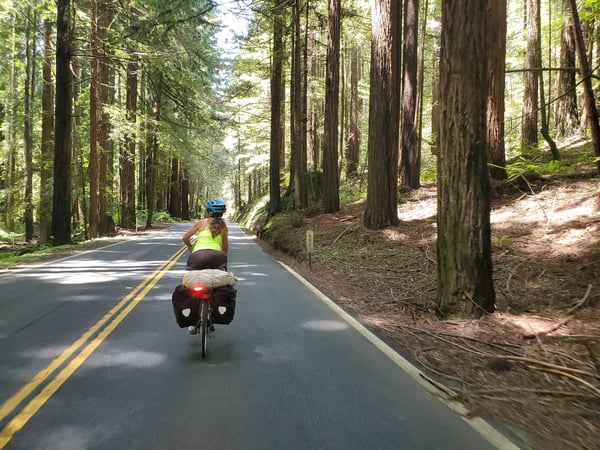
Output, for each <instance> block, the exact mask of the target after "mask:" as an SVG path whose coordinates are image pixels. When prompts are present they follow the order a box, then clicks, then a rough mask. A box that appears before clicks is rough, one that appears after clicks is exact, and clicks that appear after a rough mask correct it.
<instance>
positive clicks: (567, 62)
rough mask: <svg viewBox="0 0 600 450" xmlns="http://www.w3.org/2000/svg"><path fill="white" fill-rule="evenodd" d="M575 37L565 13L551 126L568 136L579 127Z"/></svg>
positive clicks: (558, 132)
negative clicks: (559, 69) (559, 68)
mask: <svg viewBox="0 0 600 450" xmlns="http://www.w3.org/2000/svg"><path fill="white" fill-rule="evenodd" d="M576 63H577V61H576V58H575V37H574V30H573V19H572V17H571V16H570V15H566V16H565V18H564V21H563V29H562V33H561V44H560V67H561V68H563V69H568V68H572V70H561V71H560V72H559V74H558V80H557V83H558V88H557V96H558V100H557V101H556V103H555V111H554V114H553V117H554V121H553V128H554V131H555V133H556V135H557V136H559V137H568V136H572V135H574V134H575V133H576V132H577V130H578V129H579V112H578V110H577V91H576V89H575V73H576V71H575V64H576Z"/></svg>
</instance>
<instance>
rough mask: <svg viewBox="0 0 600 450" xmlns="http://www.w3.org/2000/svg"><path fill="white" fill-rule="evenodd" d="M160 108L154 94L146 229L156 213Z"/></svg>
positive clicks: (150, 134)
mask: <svg viewBox="0 0 600 450" xmlns="http://www.w3.org/2000/svg"><path fill="white" fill-rule="evenodd" d="M160 108H161V98H160V94H154V95H153V98H152V119H153V123H152V124H151V125H150V127H151V128H150V130H149V131H148V133H149V135H148V138H149V143H148V151H147V154H146V210H147V211H148V216H147V217H146V228H148V229H150V228H152V220H153V218H154V212H155V211H156V179H157V173H156V172H157V171H156V165H157V158H158V146H159V142H158V130H157V129H156V128H157V126H158V123H159V122H160Z"/></svg>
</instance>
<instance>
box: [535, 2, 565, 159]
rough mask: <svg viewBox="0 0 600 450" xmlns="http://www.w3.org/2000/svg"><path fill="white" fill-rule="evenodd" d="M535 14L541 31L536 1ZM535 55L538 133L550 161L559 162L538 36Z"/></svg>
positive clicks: (540, 41) (538, 5)
mask: <svg viewBox="0 0 600 450" xmlns="http://www.w3.org/2000/svg"><path fill="white" fill-rule="evenodd" d="M537 8H538V10H537V13H536V17H537V29H538V30H539V29H541V28H542V21H541V7H540V2H539V1H538V4H537ZM536 55H537V58H538V60H537V63H536V67H538V68H539V69H540V70H538V71H537V74H538V86H539V88H540V95H539V98H540V106H541V107H540V121H541V124H542V126H541V127H540V133H541V134H542V136H544V139H545V140H546V143H547V144H548V146H549V147H550V152H551V153H552V159H553V160H555V161H558V160H560V152H559V151H558V147H557V146H556V142H554V140H553V139H552V137H551V136H550V130H549V127H548V114H547V110H548V105H546V93H545V92H544V71H543V70H541V69H542V38H541V36H540V38H539V39H538V42H537V51H536Z"/></svg>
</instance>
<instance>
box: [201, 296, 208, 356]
mask: <svg viewBox="0 0 600 450" xmlns="http://www.w3.org/2000/svg"><path fill="white" fill-rule="evenodd" d="M209 303H210V302H209V301H208V300H204V301H203V302H202V310H201V316H200V322H201V325H200V326H201V328H202V357H203V358H206V354H207V346H208V342H207V341H208V334H209V332H210V331H209V329H210V324H209V323H208V319H209V318H208V308H209V306H210V305H209Z"/></svg>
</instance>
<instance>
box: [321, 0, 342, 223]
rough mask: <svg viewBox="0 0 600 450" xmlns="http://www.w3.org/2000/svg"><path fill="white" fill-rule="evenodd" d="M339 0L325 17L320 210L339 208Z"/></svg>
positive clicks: (330, 1)
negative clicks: (325, 73) (325, 70)
mask: <svg viewBox="0 0 600 450" xmlns="http://www.w3.org/2000/svg"><path fill="white" fill-rule="evenodd" d="M341 8H342V4H341V0H329V14H328V21H327V29H328V33H327V35H328V37H327V75H326V78H325V127H324V133H323V212H325V213H333V212H337V211H339V209H340V195H339V181H338V180H339V174H338V125H339V92H340V25H341Z"/></svg>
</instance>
